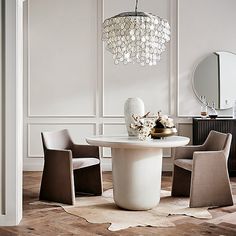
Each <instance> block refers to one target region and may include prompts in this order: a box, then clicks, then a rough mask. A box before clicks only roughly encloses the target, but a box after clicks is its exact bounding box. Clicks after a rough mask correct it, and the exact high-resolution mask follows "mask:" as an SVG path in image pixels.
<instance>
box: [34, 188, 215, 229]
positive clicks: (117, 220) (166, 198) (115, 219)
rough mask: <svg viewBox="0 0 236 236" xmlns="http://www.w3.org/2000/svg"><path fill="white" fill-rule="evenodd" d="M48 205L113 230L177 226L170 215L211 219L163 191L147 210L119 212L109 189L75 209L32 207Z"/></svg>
mask: <svg viewBox="0 0 236 236" xmlns="http://www.w3.org/2000/svg"><path fill="white" fill-rule="evenodd" d="M42 203H43V204H49V205H55V206H61V207H62V208H63V209H64V210H65V211H66V212H67V213H69V214H72V215H76V216H79V217H82V218H84V219H86V220H87V221H88V222H90V223H110V224H111V225H110V226H109V228H108V229H109V230H110V231H117V230H121V229H126V228H129V227H135V226H156V227H171V226H175V225H174V223H172V222H171V221H170V220H169V218H168V216H169V215H186V216H192V217H195V218H200V219H211V218H212V216H211V214H210V213H209V211H208V210H207V209H208V208H207V207H204V208H189V207H188V205H189V198H173V197H171V196H170V192H169V191H165V190H162V191H161V200H160V203H159V204H158V206H157V207H155V208H153V209H151V210H148V211H128V210H123V209H120V208H119V207H117V206H116V204H115V203H114V201H113V191H112V189H109V190H107V191H105V192H104V193H103V195H102V196H89V197H78V198H76V204H75V205H73V206H70V205H64V204H60V203H52V202H50V203H49V202H34V203H31V204H42Z"/></svg>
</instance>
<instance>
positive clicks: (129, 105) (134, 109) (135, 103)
mask: <svg viewBox="0 0 236 236" xmlns="http://www.w3.org/2000/svg"><path fill="white" fill-rule="evenodd" d="M144 113H145V109H144V103H143V101H142V99H140V98H128V99H127V100H126V102H125V105H124V116H125V123H126V128H127V131H128V134H129V136H137V135H138V132H137V130H134V129H131V128H130V124H131V123H134V119H133V117H132V115H139V116H143V115H144Z"/></svg>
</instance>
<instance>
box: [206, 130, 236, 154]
mask: <svg viewBox="0 0 236 236" xmlns="http://www.w3.org/2000/svg"><path fill="white" fill-rule="evenodd" d="M231 140H232V134H230V133H228V134H225V133H221V132H217V131H215V130H211V131H210V133H209V135H208V137H207V139H206V141H205V143H204V146H205V148H204V149H205V150H206V151H221V150H223V151H224V154H225V157H226V158H228V156H229V151H230V145H231Z"/></svg>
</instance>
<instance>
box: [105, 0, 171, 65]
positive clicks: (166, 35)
mask: <svg viewBox="0 0 236 236" xmlns="http://www.w3.org/2000/svg"><path fill="white" fill-rule="evenodd" d="M137 4H138V0H136V6H135V11H134V12H124V13H120V14H119V15H116V16H113V17H111V18H108V19H106V20H105V21H104V23H103V41H105V42H106V49H107V50H108V51H110V52H111V53H112V54H113V59H114V63H115V64H116V65H117V64H119V63H120V62H121V63H123V64H128V63H139V64H140V65H142V66H144V65H146V64H147V65H150V66H152V65H156V64H157V62H158V61H159V60H160V59H161V53H162V52H164V51H165V49H166V46H165V43H167V42H168V41H170V26H169V23H168V21H167V20H165V19H162V18H161V17H159V16H155V15H153V14H151V13H146V12H138V11H137Z"/></svg>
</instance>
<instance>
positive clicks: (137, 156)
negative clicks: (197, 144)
mask: <svg viewBox="0 0 236 236" xmlns="http://www.w3.org/2000/svg"><path fill="white" fill-rule="evenodd" d="M86 141H87V143H88V144H91V145H95V146H100V147H110V148H111V155H112V180H113V196H114V201H115V203H116V204H117V205H118V206H119V207H121V208H124V209H128V210H148V209H151V208H153V207H155V206H156V205H158V203H159V201H160V191H161V172H162V150H163V148H171V147H178V146H184V145H186V144H188V143H189V138H187V137H183V136H171V137H167V138H164V139H148V140H145V141H142V140H139V139H138V138H137V137H131V136H104V135H100V136H94V137H89V138H86Z"/></svg>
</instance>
